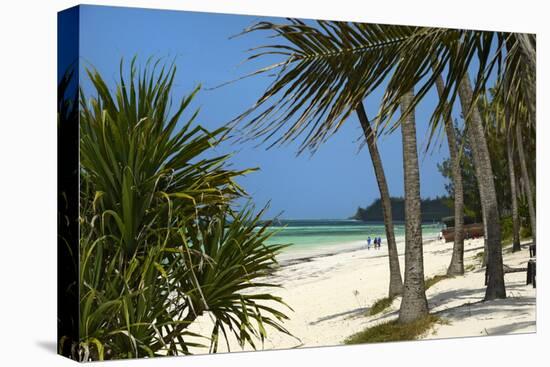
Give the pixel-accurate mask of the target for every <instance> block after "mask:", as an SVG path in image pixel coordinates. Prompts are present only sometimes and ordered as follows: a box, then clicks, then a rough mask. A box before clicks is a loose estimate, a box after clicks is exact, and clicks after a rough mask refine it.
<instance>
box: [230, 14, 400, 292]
mask: <svg viewBox="0 0 550 367" xmlns="http://www.w3.org/2000/svg"><path fill="white" fill-rule="evenodd" d="M302 25H303V24H302V23H301V22H299V21H296V23H295V26H296V27H298V28H300V27H301V26H302ZM263 27H268V28H269V27H270V26H269V25H268V23H260V24H258V25H257V27H256V28H252V29H251V30H249V31H252V30H255V29H263ZM266 29H267V28H266ZM272 30H274V31H276V32H280V35H281V36H283V37H285V39H286V40H287V41H289V42H290V43H291V44H292V45H293V46H292V47H293V48H294V49H295V50H296V51H297V52H303V53H304V54H307V53H309V52H310V51H311V49H309V45H308V44H307V42H306V43H304V42H303V40H301V39H300V38H295V37H293V36H292V33H293V32H294V26H288V27H284V26H283V27H281V28H278V26H274V27H273V28H272ZM266 54H267V53H266ZM294 58H295V55H288V59H286V60H285V61H284V62H283V63H292V62H293V60H294ZM340 66H342V65H341V64H339V63H331V64H330V65H328V66H327V65H324V66H322V67H321V66H319V67H321V69H323V68H324V67H328V68H332V72H333V73H335V74H336V73H338V72H339V68H340ZM303 67H304V68H303V69H302V68H300V70H301V72H303V74H302V75H303V78H305V79H301V80H292V79H290V78H287V77H283V78H280V79H277V81H276V82H275V85H273V86H272V87H271V88H270V89H268V90H267V91H266V92H265V94H264V95H263V96H262V97H261V98H260V99H259V100H258V103H257V104H256V105H254V106H253V107H252V108H251V109H249V110H248V111H245V112H244V113H243V114H242V115H241V116H239V117H238V118H237V119H236V120H238V121H240V120H243V119H245V118H246V117H248V116H250V114H252V113H253V112H255V111H257V109H258V108H260V107H262V104H263V101H266V100H267V98H269V96H272V95H273V93H277V91H280V90H281V89H284V88H286V87H289V86H290V87H291V88H297V89H299V90H300V91H302V92H304V93H306V94H312V93H316V92H319V91H323V90H325V92H323V94H332V95H333V96H334V94H336V93H337V92H335V91H332V90H326V89H323V88H327V86H326V85H325V83H326V82H327V80H324V79H322V78H317V71H318V65H317V66H316V65H315V64H314V65H308V64H307V63H306V64H304V65H303ZM269 69H271V68H266V69H265V70H269ZM316 70H317V71H316ZM256 74H257V73H254V74H253V75H256ZM356 87H358V85H356V84H355V82H354V81H353V80H351V79H346V78H340V79H339V80H338V81H337V87H336V89H339V88H343V89H350V88H356ZM329 89H330V88H329ZM360 93H361V92H360V91H357V93H354V94H353V95H354V96H360V95H361V94H360ZM280 102H281V103H274V104H273V106H270V107H269V108H267V110H266V111H263V112H261V113H260V114H259V115H258V116H255V117H252V118H251V119H250V121H249V122H248V123H247V124H245V126H244V127H245V130H246V131H247V134H248V135H247V138H249V139H253V138H260V137H264V141H265V140H267V139H269V138H272V137H273V136H274V135H275V133H276V132H278V131H279V130H280V129H282V128H283V127H284V126H285V125H289V127H288V130H287V132H286V133H284V134H282V136H281V137H279V138H275V142H274V143H272V144H271V145H270V146H269V147H272V146H273V145H275V144H277V143H284V142H286V141H290V140H294V139H296V138H297V137H298V136H299V135H301V134H305V133H306V129H307V127H308V126H310V125H311V124H313V125H314V128H313V129H312V130H311V131H309V132H308V133H307V134H306V137H305V138H304V140H303V142H302V144H301V146H300V148H299V153H301V152H303V151H304V149H306V148H311V149H312V150H313V151H314V150H315V149H317V147H318V145H319V144H320V143H322V142H324V141H325V140H326V138H327V137H328V136H329V135H331V134H327V132H328V131H331V130H333V128H334V125H335V122H336V121H335V120H336V118H337V117H338V115H337V114H333V113H328V116H327V115H326V112H327V110H328V109H329V108H330V105H331V102H330V100H324V101H323V100H311V101H309V100H308V98H307V97H305V98H298V97H296V96H295V97H294V98H292V100H290V101H280ZM346 107H347V108H349V109H350V111H353V112H355V113H356V114H357V117H358V119H359V122H360V125H361V128H362V130H363V134H364V138H365V141H366V143H367V146H368V149H369V153H370V156H371V160H372V164H373V167H374V172H375V176H376V180H377V184H378V189H379V192H380V199H381V202H382V211H383V216H384V227H385V231H386V237H387V243H388V263H389V269H390V282H389V288H388V296H389V297H394V296H397V295H400V294H401V293H402V288H403V281H402V277H401V270H400V265H399V254H398V251H397V245H396V240H395V233H394V226H393V219H392V209H391V200H390V194H389V189H388V184H387V182H386V176H385V173H384V168H383V164H382V160H381V158H380V154H379V152H378V148H377V145H376V132H375V131H374V130H373V129H372V127H371V123H370V121H369V119H368V117H367V114H366V111H365V108H364V105H363V101H362V99H356V98H355V99H354V100H349V101H347V102H346ZM277 112H283V113H282V114H279V116H278V117H277V116H276V115H277ZM344 120H345V119H341V120H340V121H339V122H338V125H341V124H342V123H343V122H344ZM264 123H265V124H266V125H267V126H263V124H264ZM337 130H338V128H336V129H335V130H333V131H332V132H333V133H334V132H336V131H337ZM245 139H246V138H245Z"/></svg>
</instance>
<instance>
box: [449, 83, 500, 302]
mask: <svg viewBox="0 0 550 367" xmlns="http://www.w3.org/2000/svg"><path fill="white" fill-rule="evenodd" d="M458 93H459V95H460V103H461V105H462V111H463V114H464V117H465V120H466V133H467V134H468V138H469V139H470V141H471V142H472V153H473V156H474V166H475V171H476V176H477V182H478V186H479V195H480V198H481V206H482V211H483V217H484V219H483V220H484V225H485V228H486V232H485V240H486V242H487V252H486V254H487V256H486V259H487V272H488V277H489V278H488V283H487V289H486V290H485V299H486V300H491V299H495V298H506V288H505V285H504V269H503V264H502V247H501V239H500V217H499V212H498V203H497V195H496V190H495V183H494V179H493V169H492V167H491V157H490V156H489V149H488V147H487V141H486V139H485V132H484V130H483V123H482V120H481V116H480V113H479V110H478V109H477V106H475V103H476V100H475V99H474V94H473V91H472V86H471V84H470V79H469V77H468V75H464V77H463V79H462V81H461V82H460V86H459V90H458ZM468 111H469V112H468Z"/></svg>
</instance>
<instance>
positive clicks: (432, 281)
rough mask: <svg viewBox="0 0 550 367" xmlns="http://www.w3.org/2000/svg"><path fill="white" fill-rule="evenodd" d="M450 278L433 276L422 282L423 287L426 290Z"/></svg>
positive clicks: (448, 276)
mask: <svg viewBox="0 0 550 367" xmlns="http://www.w3.org/2000/svg"><path fill="white" fill-rule="evenodd" d="M450 278H452V276H450V275H446V274H444V275H434V276H433V277H430V278H428V279H426V280H425V281H424V285H425V287H426V290H427V289H429V288H431V287H433V286H434V285H436V284H437V283H439V282H440V281H442V280H445V279H450Z"/></svg>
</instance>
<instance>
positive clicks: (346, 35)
mask: <svg viewBox="0 0 550 367" xmlns="http://www.w3.org/2000/svg"><path fill="white" fill-rule="evenodd" d="M261 30H267V31H270V32H274V33H275V36H276V37H281V38H283V39H284V42H280V43H277V44H273V45H268V46H263V47H259V48H256V49H254V51H253V54H252V55H251V56H250V59H256V58H259V57H262V56H266V55H271V56H273V55H278V56H281V57H284V60H283V61H281V62H279V63H274V64H271V65H269V66H267V67H264V68H261V69H259V70H257V71H256V72H254V73H252V74H251V75H257V74H264V73H272V72H273V71H274V70H277V72H276V78H275V80H274V82H273V83H272V84H271V85H270V86H269V87H268V88H267V90H266V91H265V93H264V94H263V95H262V96H261V97H260V98H259V99H258V101H257V103H256V104H255V105H253V106H252V107H251V108H250V109H249V110H247V111H246V112H245V113H243V114H242V115H241V116H240V117H239V119H244V118H248V117H251V115H252V117H251V118H250V120H249V122H248V123H247V124H246V125H245V127H246V128H247V130H248V132H249V137H250V138H257V137H260V136H264V137H266V138H265V139H269V138H271V137H273V136H274V135H275V134H277V133H278V132H281V130H282V129H283V127H284V126H285V125H286V124H285V123H286V122H288V121H290V120H292V121H293V123H291V124H290V125H286V131H285V132H284V133H283V134H281V135H280V137H279V138H278V139H277V140H276V141H275V142H274V143H273V145H274V144H277V143H282V142H285V141H289V140H293V139H294V138H296V136H298V135H299V134H301V133H306V134H307V135H306V139H304V141H303V143H302V145H301V149H306V148H310V149H315V148H316V147H318V145H319V144H321V143H322V142H324V141H325V140H326V139H327V137H328V136H330V135H331V134H333V133H335V132H336V131H338V129H339V128H340V126H341V125H342V123H343V122H344V121H345V119H346V118H347V117H348V116H349V115H350V114H351V113H352V112H353V111H354V110H355V108H356V106H357V105H358V103H360V102H362V101H363V100H364V99H365V98H366V97H367V96H368V95H369V94H370V93H371V92H372V91H374V90H376V89H377V88H378V87H379V86H381V85H382V84H383V83H385V85H384V87H385V94H384V96H383V98H382V102H381V105H380V110H379V113H378V115H377V116H376V121H377V128H376V129H375V130H377V131H380V132H382V131H383V130H384V128H386V127H387V126H388V125H389V123H390V121H391V117H392V116H393V115H394V114H395V113H396V112H397V110H398V109H399V108H401V107H402V106H401V102H402V97H403V96H404V95H405V94H407V93H409V91H410V90H411V88H414V87H415V86H418V90H417V93H416V95H415V96H414V98H413V99H412V100H411V103H410V105H409V109H411V110H412V109H414V108H415V107H416V105H417V104H418V103H419V102H420V101H421V100H422V99H423V98H424V96H425V95H426V94H427V93H428V91H429V90H430V89H431V88H432V87H433V85H434V84H435V81H436V79H437V77H438V76H439V75H441V74H442V73H443V71H445V70H448V73H447V76H446V80H445V86H444V89H443V93H442V94H441V96H440V98H439V103H438V105H437V106H436V108H435V110H434V113H433V115H432V117H431V120H430V123H431V126H432V133H431V135H430V138H431V137H432V136H433V133H434V132H435V131H436V130H437V127H438V124H439V122H440V121H446V118H442V117H446V116H448V115H450V113H451V111H450V109H449V108H447V104H448V105H450V106H453V104H454V102H455V100H456V98H457V97H458V95H459V91H464V88H463V87H464V83H463V80H464V79H465V76H467V75H468V73H469V72H470V71H471V70H470V69H472V68H473V67H474V66H473V65H474V64H476V65H477V70H478V71H477V74H476V76H475V84H474V86H473V88H472V86H471V85H470V88H469V89H470V92H471V95H470V96H469V98H468V99H467V100H463V101H461V104H462V105H463V114H464V115H465V116H469V115H470V110H469V109H464V107H465V106H468V108H470V107H475V104H474V103H472V101H476V100H477V98H478V97H479V95H480V94H481V93H482V92H483V91H484V90H485V86H486V84H487V82H488V80H489V79H490V77H491V76H492V75H493V74H494V72H495V71H496V72H497V73H498V75H497V76H498V77H499V78H500V79H504V78H505V77H507V78H509V79H510V80H512V81H513V82H512V83H510V86H511V87H510V89H508V90H503V89H502V88H500V89H499V90H498V92H497V94H501V95H504V96H506V98H505V101H506V103H507V104H510V105H511V111H512V114H513V116H512V117H513V118H514V117H517V115H519V113H520V108H517V107H518V106H521V105H525V106H529V107H532V103H533V102H532V100H533V98H534V88H533V86H534V83H533V81H534V75H531V74H532V72H531V73H530V72H516V71H518V70H521V69H522V65H523V64H524V63H526V62H528V63H530V64H533V63H534V61H533V60H532V57H533V53H532V52H531V53H529V52H524V50H525V49H527V50H531V49H532V47H531V48H525V47H520V46H519V44H520V42H521V40H520V37H519V35H517V34H506V33H497V32H483V31H468V30H457V29H442V28H428V27H411V26H395V25H377V24H361V23H348V22H327V21H317V22H316V26H313V25H308V24H305V23H304V22H302V21H299V20H294V19H291V20H290V21H289V23H287V24H273V23H270V22H260V23H258V24H256V25H254V26H252V27H251V28H249V29H247V30H245V32H244V33H247V32H252V31H261ZM527 40H528V41H529V42H528V44H529V45H533V44H534V35H530V36H529V37H528V38H527ZM523 43H525V42H523ZM495 44H496V46H497V47H496V50H495ZM510 45H511V46H512V47H511V46H510ZM433 59H436V60H437V61H438V62H437V63H436V64H435V65H433V63H432V60H433ZM474 60H475V61H477V62H474ZM502 64H504V67H501V66H502ZM432 68H433V72H432V70H431V69H432ZM468 84H470V82H469V80H468ZM511 94H512V95H515V96H516V97H515V98H513V99H510V98H507V97H508V96H509V95H511ZM461 99H464V98H461ZM266 106H267V107H266ZM262 108H264V110H263V111H262ZM528 111H530V113H529V114H528V119H527V121H532V120H533V119H534V109H533V108H529V109H528ZM407 112H408V111H407ZM253 113H256V115H253ZM406 116H408V113H402V114H401V115H400V117H399V119H398V121H397V122H395V123H394V124H393V125H392V126H393V128H395V127H397V126H399V124H400V123H403V119H404V118H405V117H406ZM470 120H472V124H474V125H476V126H474V127H472V128H471V129H468V130H470V131H471V130H476V133H475V134H476V136H475V138H476V140H475V141H479V142H478V144H476V151H477V153H480V152H479V150H480V149H481V148H479V149H478V148H477V147H479V146H484V147H486V146H487V141H486V137H485V136H484V132H483V129H482V128H481V124H480V121H479V120H478V119H477V120H476V119H470ZM478 123H479V124H478ZM378 125H379V126H378ZM379 127H380V130H378V128H379ZM472 141H474V140H472ZM482 150H483V151H482V152H481V153H480V154H477V153H476V154H474V158H475V160H476V172H477V174H478V175H480V180H479V181H487V183H489V181H490V179H491V178H492V172H491V170H490V169H491V165H490V162H489V164H487V162H488V160H487V159H488V155H487V154H483V153H486V149H482ZM480 186H481V185H480ZM490 186H491V187H492V189H491V188H489V189H485V188H482V189H483V190H484V193H487V192H486V191H488V193H487V194H488V195H483V197H484V200H482V201H483V203H484V205H483V208H482V211H483V212H484V215H483V217H484V218H491V223H492V222H494V221H496V218H497V217H496V216H494V215H495V214H497V213H498V210H497V209H498V208H497V205H496V201H495V200H494V195H491V193H494V183H492V184H491V185H490ZM491 215H493V216H491ZM484 225H485V226H486V227H487V230H486V231H485V232H486V234H487V236H486V237H487V243H488V246H489V247H490V248H489V249H488V250H487V253H490V252H492V253H493V254H494V255H495V256H492V261H494V262H499V261H500V264H492V265H490V269H491V273H492V274H491V275H490V277H491V278H492V279H493V280H492V281H491V282H490V283H489V287H488V288H489V291H488V292H487V295H486V296H487V299H492V298H494V297H502V296H504V295H505V292H504V289H503V285H504V279H503V273H502V272H500V271H498V269H499V268H502V261H501V260H502V256H498V254H496V251H497V250H496V248H497V247H499V246H500V228H499V225H498V223H497V225H496V226H493V227H491V228H489V227H488V223H487V221H484ZM489 257H490V254H489ZM499 259H500V260H499ZM496 278H499V279H496ZM496 289H498V290H496Z"/></svg>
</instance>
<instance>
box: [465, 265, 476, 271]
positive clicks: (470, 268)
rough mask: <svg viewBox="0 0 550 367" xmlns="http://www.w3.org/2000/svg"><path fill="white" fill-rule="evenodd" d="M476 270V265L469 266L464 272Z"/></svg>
mask: <svg viewBox="0 0 550 367" xmlns="http://www.w3.org/2000/svg"><path fill="white" fill-rule="evenodd" d="M475 268H476V267H475V265H473V264H469V265H466V266H465V267H464V271H465V272H466V271H472V270H474V269H475Z"/></svg>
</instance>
